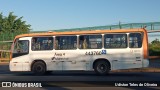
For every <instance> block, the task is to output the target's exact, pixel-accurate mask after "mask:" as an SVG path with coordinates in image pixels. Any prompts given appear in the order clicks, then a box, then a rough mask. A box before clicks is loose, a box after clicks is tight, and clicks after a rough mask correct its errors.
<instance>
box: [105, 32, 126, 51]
mask: <svg viewBox="0 0 160 90" xmlns="http://www.w3.org/2000/svg"><path fill="white" fill-rule="evenodd" d="M104 47H105V48H107V49H109V48H127V34H106V35H104Z"/></svg>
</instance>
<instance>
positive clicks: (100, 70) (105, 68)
mask: <svg viewBox="0 0 160 90" xmlns="http://www.w3.org/2000/svg"><path fill="white" fill-rule="evenodd" d="M94 71H95V72H96V73H97V74H98V75H107V74H108V73H109V71H110V66H109V64H108V62H106V61H104V60H100V61H97V62H96V63H95V65H94Z"/></svg>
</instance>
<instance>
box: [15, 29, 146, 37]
mask: <svg viewBox="0 0 160 90" xmlns="http://www.w3.org/2000/svg"><path fill="white" fill-rule="evenodd" d="M125 32H147V31H146V30H145V29H144V28H137V29H115V30H91V31H69V32H43V33H28V34H21V35H17V36H16V37H15V38H21V37H33V36H59V35H83V34H101V33H125Z"/></svg>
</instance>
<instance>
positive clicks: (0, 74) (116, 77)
mask: <svg viewBox="0 0 160 90" xmlns="http://www.w3.org/2000/svg"><path fill="white" fill-rule="evenodd" d="M6 68H7V66H0V82H2V81H3V82H4V81H11V82H17V81H23V82H42V83H46V86H54V87H42V88H33V89H36V90H46V89H60V90H71V89H78V90H81V89H83V90H88V89H92V90H98V89H99V90H106V89H112V90H128V89H130V90H133V89H139V88H140V87H118V88H117V87H113V86H114V85H115V83H119V82H120V81H122V82H121V83H126V82H127V83H129V82H134V81H139V82H137V83H140V82H142V83H147V82H149V83H150V82H151V83H157V84H158V82H159V84H160V73H159V72H156V73H153V72H152V73H151V72H111V73H110V74H109V75H107V76H98V75H96V74H95V73H94V72H81V71H69V72H53V73H51V74H48V75H44V76H34V75H33V74H32V73H30V72H28V73H19V72H14V73H13V72H9V70H8V69H6ZM5 69H6V70H5ZM106 84H107V85H106ZM143 88H144V89H146V90H147V89H148V90H150V89H152V90H156V89H160V88H159V87H143ZM0 89H1V90H3V89H4V88H0ZM5 89H6V88H5ZM7 89H9V90H10V89H11V90H14V89H16V90H17V89H20V88H7ZM25 89H26V88H24V90H25Z"/></svg>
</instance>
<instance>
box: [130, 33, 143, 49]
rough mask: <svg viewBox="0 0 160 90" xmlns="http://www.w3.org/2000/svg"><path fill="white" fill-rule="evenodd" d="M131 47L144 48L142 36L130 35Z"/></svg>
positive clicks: (137, 34)
mask: <svg viewBox="0 0 160 90" xmlns="http://www.w3.org/2000/svg"><path fill="white" fill-rule="evenodd" d="M129 47H130V48H141V47H142V35H141V34H140V33H130V34H129Z"/></svg>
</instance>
